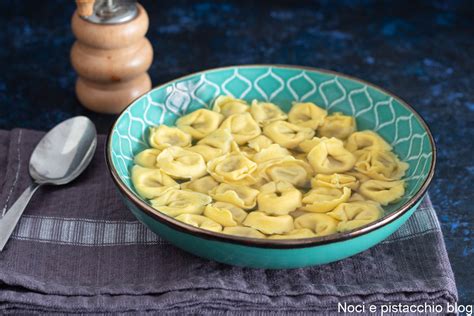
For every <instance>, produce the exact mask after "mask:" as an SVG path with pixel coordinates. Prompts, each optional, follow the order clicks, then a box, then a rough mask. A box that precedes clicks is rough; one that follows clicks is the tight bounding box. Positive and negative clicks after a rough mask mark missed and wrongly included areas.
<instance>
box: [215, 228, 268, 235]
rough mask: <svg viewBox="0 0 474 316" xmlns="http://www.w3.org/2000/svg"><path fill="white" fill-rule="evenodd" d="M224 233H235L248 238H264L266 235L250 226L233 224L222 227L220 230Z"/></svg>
mask: <svg viewBox="0 0 474 316" xmlns="http://www.w3.org/2000/svg"><path fill="white" fill-rule="evenodd" d="M222 232H223V233H224V234H227V235H235V236H240V237H249V238H265V237H266V236H265V235H264V234H262V233H261V232H259V231H258V230H256V229H255V228H252V227H244V226H233V227H224V229H223V230H222Z"/></svg>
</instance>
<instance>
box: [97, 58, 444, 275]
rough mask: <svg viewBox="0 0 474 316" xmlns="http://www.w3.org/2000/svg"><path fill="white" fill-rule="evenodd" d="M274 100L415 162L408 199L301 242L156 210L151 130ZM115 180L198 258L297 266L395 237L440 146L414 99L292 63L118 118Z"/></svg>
mask: <svg viewBox="0 0 474 316" xmlns="http://www.w3.org/2000/svg"><path fill="white" fill-rule="evenodd" d="M224 94H225V95H231V96H233V97H236V98H239V99H244V100H247V101H252V100H253V99H257V100H262V101H268V102H273V103H275V104H277V105H279V106H280V107H281V108H282V109H283V110H284V111H286V112H288V111H289V109H290V108H291V104H292V102H294V101H299V102H303V101H304V102H313V103H315V104H317V105H318V106H320V107H323V108H325V109H327V111H328V112H329V113H333V112H343V113H344V114H346V115H351V116H354V117H355V118H356V121H357V127H358V129H359V130H367V129H368V130H373V131H376V132H377V133H378V134H380V135H381V136H382V137H383V138H384V139H385V140H386V141H387V142H389V143H390V144H391V145H392V146H393V148H394V152H395V153H396V154H397V155H398V156H399V157H400V159H401V160H403V161H406V162H407V163H408V164H409V168H408V170H407V172H406V175H405V178H404V179H405V180H406V190H405V195H404V196H403V198H402V199H400V200H399V201H398V202H397V203H395V204H390V205H388V206H387V207H384V210H385V215H384V216H383V217H382V218H381V219H379V220H377V221H375V222H373V223H371V224H368V225H366V226H363V227H360V228H358V229H356V230H354V231H349V232H344V233H338V234H334V235H329V236H324V237H316V238H307V239H296V240H265V239H252V238H244V237H237V236H230V235H223V234H219V233H214V232H211V231H205V230H202V229H200V228H196V227H192V226H190V225H187V224H184V223H181V222H179V221H177V220H175V219H173V218H171V217H169V216H167V215H165V214H159V213H158V212H156V211H154V210H153V209H152V208H151V206H150V205H149V204H148V202H147V201H146V200H144V199H143V198H141V197H140V196H139V195H138V194H137V193H136V192H135V190H134V188H133V185H132V183H131V179H130V170H131V167H132V166H133V157H134V155H135V154H137V153H138V152H140V151H142V150H143V149H145V148H148V147H149V145H148V142H147V139H148V130H149V127H151V126H156V125H161V124H165V125H168V126H172V125H174V123H175V121H176V120H177V119H178V118H179V117H180V116H182V115H185V114H187V113H190V112H192V111H195V110H196V109H199V108H208V107H209V106H210V105H211V104H212V102H213V100H215V98H216V97H218V96H219V95H224ZM106 156H107V162H108V167H109V170H110V172H111V175H112V178H113V180H114V182H115V184H116V185H117V188H118V189H119V192H120V193H121V196H122V197H123V200H124V201H125V203H126V205H127V206H128V208H129V209H130V210H131V211H132V212H133V214H134V215H135V216H136V217H137V218H138V219H139V220H140V221H142V222H143V223H144V224H145V225H146V226H148V228H150V229H151V230H152V231H154V232H155V233H157V234H158V235H160V236H161V237H163V238H164V239H166V240H168V241H169V242H171V243H173V244H175V245H176V246H178V247H180V248H182V249H184V250H186V251H189V252H191V253H194V254H196V255H198V256H201V257H205V258H209V259H213V260H216V261H220V262H225V263H229V264H235V265H240V266H250V267H260V268H294V267H301V266H307V265H314V264H322V263H326V262H331V261H335V260H339V259H342V258H345V257H347V256H350V255H353V254H355V253H358V252H360V251H363V250H365V249H367V248H369V247H371V246H373V245H375V244H376V243H378V242H380V241H381V240H383V239H385V238H386V237H388V236H389V235H390V234H391V233H393V232H394V231H395V230H396V229H398V227H400V226H401V225H402V224H403V223H404V222H405V221H406V220H407V219H408V218H409V216H410V215H411V214H412V213H413V212H414V211H415V209H416V207H417V206H418V204H419V203H420V201H421V198H422V197H423V195H424V193H425V192H426V190H427V187H428V185H429V183H430V181H431V179H432V177H433V173H434V167H435V160H436V149H435V145H434V141H433V137H432V135H431V133H430V130H429V128H428V127H427V125H426V123H425V122H424V121H423V119H422V118H421V116H420V115H419V114H418V113H417V112H416V111H415V110H414V109H413V108H412V107H411V106H410V105H408V104H407V103H406V102H404V101H403V100H401V99H400V98H398V97H396V96H395V95H393V94H392V93H390V92H387V91H386V90H384V89H382V88H379V87H377V86H375V85H373V84H370V83H367V82H364V81H362V80H360V79H356V78H352V77H349V76H346V75H343V74H340V73H336V72H332V71H328V70H321V69H314V68H308V67H298V66H286V65H249V66H231V67H225V68H218V69H211V70H207V71H202V72H199V73H195V74H191V75H188V76H185V77H182V78H179V79H176V80H173V81H171V82H168V83H165V84H163V85H160V86H158V87H156V88H154V89H152V90H151V91H149V92H147V93H145V94H144V95H142V96H141V97H139V98H138V99H136V100H135V101H134V102H133V103H132V104H130V105H129V106H128V107H127V108H126V109H125V110H124V111H123V112H122V113H121V114H120V116H119V117H118V118H117V120H116V122H115V124H114V125H113V127H112V129H111V131H110V134H109V137H108V142H107V149H106Z"/></svg>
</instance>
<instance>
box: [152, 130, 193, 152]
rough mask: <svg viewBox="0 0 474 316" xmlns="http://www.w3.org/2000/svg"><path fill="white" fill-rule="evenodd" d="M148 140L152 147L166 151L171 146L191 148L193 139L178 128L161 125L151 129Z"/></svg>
mask: <svg viewBox="0 0 474 316" xmlns="http://www.w3.org/2000/svg"><path fill="white" fill-rule="evenodd" d="M148 140H149V142H150V146H151V147H153V148H157V149H165V148H167V147H170V146H178V147H189V146H191V140H192V137H191V135H189V134H188V133H185V132H183V131H182V130H180V129H179V128H177V127H168V126H166V125H160V126H158V127H151V128H150V137H149V138H148Z"/></svg>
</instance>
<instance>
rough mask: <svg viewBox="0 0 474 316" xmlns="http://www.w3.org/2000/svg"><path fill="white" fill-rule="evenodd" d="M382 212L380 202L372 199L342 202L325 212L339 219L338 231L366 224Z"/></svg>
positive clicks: (377, 217)
mask: <svg viewBox="0 0 474 316" xmlns="http://www.w3.org/2000/svg"><path fill="white" fill-rule="evenodd" d="M382 214H383V210H382V208H381V207H380V204H378V203H376V202H373V201H356V202H349V203H342V204H339V205H338V206H337V207H336V208H335V209H334V210H333V211H331V212H329V213H327V215H329V216H331V217H333V218H335V219H337V220H338V221H339V223H338V224H337V230H338V231H340V232H344V231H347V230H352V229H355V228H357V227H360V226H364V225H367V224H369V223H371V222H373V221H375V220H377V219H379V218H380V217H382Z"/></svg>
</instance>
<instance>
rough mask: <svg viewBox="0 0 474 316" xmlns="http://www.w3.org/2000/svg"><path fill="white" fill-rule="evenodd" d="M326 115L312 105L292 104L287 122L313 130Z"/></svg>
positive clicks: (308, 103)
mask: <svg viewBox="0 0 474 316" xmlns="http://www.w3.org/2000/svg"><path fill="white" fill-rule="evenodd" d="M327 114H328V113H327V112H326V110H324V109H322V108H320V107H319V106H317V105H316V104H314V103H311V102H307V103H297V102H295V103H293V106H292V107H291V110H290V113H289V114H288V120H289V121H290V122H291V123H293V124H295V125H298V126H302V127H309V128H311V129H313V130H315V129H317V128H318V126H320V125H321V124H322V123H323V121H324V118H325V117H326V115H327Z"/></svg>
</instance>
